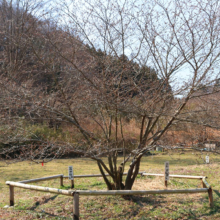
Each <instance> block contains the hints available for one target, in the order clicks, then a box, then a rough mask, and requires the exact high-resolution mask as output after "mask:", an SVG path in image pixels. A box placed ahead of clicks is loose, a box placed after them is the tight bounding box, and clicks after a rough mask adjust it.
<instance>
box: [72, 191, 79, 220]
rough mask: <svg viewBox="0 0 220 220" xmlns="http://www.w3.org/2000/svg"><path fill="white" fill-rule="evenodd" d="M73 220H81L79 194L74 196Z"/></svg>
mask: <svg viewBox="0 0 220 220" xmlns="http://www.w3.org/2000/svg"><path fill="white" fill-rule="evenodd" d="M73 220H79V193H74V195H73Z"/></svg>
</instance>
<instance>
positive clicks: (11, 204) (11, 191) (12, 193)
mask: <svg viewBox="0 0 220 220" xmlns="http://www.w3.org/2000/svg"><path fill="white" fill-rule="evenodd" d="M9 197H10V206H14V203H15V200H14V186H11V185H9Z"/></svg>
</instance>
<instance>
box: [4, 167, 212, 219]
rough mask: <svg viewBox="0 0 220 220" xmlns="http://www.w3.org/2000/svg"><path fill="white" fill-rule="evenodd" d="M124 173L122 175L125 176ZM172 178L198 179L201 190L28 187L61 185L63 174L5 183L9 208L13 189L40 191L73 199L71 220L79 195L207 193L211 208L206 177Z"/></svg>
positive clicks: (77, 207)
mask: <svg viewBox="0 0 220 220" xmlns="http://www.w3.org/2000/svg"><path fill="white" fill-rule="evenodd" d="M126 174H127V173H124V174H123V175H126ZM139 174H141V175H143V176H161V177H164V174H153V173H145V172H144V171H143V172H139ZM106 175H108V174H106ZM101 176H102V175H101V174H89V175H75V176H74V178H86V177H101ZM169 176H170V177H173V178H186V179H200V180H202V188H196V189H174V190H167V189H165V190H99V191H93V190H74V191H73V190H62V189H56V188H50V187H43V186H35V185H29V184H27V183H34V182H40V181H46V180H51V179H56V178H60V185H61V186H62V185H63V179H64V178H68V176H64V175H63V174H59V175H55V176H49V177H42V178H37V179H30V180H23V181H20V182H13V181H7V182H6V184H7V185H9V199H10V206H13V205H14V187H19V188H24V189H30V190H36V191H42V192H50V193H55V194H61V195H65V196H72V197H73V204H74V207H73V219H79V195H81V196H106V195H147V194H180V193H207V192H208V196H209V204H210V206H211V207H212V206H213V192H212V187H211V186H210V185H209V184H208V182H207V181H206V178H207V177H206V176H188V175H169ZM71 185H72V186H74V182H73V180H71Z"/></svg>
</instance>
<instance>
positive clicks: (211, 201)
mask: <svg viewBox="0 0 220 220" xmlns="http://www.w3.org/2000/svg"><path fill="white" fill-rule="evenodd" d="M208 195H209V205H210V207H213V193H212V188H211V187H210V188H209V189H208Z"/></svg>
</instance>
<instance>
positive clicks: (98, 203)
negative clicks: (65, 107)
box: [0, 153, 220, 220]
mask: <svg viewBox="0 0 220 220" xmlns="http://www.w3.org/2000/svg"><path fill="white" fill-rule="evenodd" d="M205 155H206V154H202V155H201V154H192V153H185V154H179V153H176V154H175V153H174V154H171V155H169V154H164V155H163V154H158V155H154V156H148V157H144V158H143V160H142V164H141V169H140V170H141V171H146V172H149V173H163V172H164V162H165V161H169V162H170V174H182V175H206V176H208V182H209V183H210V184H211V185H212V186H213V190H214V207H213V208H210V207H209V204H208V194H207V193H201V194H177V195H147V196H134V197H132V198H130V199H124V198H122V197H120V196H102V197H83V196H81V197H80V216H81V219H220V178H219V177H220V156H215V155H210V162H211V163H210V164H204V162H205ZM68 165H73V167H74V174H76V175H77V174H97V173H99V171H98V168H97V165H96V163H95V162H94V161H91V160H89V159H60V160H55V161H53V162H51V163H48V164H44V166H41V164H34V163H30V162H21V163H16V164H7V163H5V162H0V195H1V196H0V219H16V220H17V219H72V207H73V201H72V198H71V197H65V196H61V195H55V194H50V193H43V192H37V191H30V190H24V189H19V188H15V206H14V207H10V208H4V206H5V205H8V203H9V190H8V186H6V185H5V181H7V180H10V181H19V180H24V179H32V178H38V177H43V176H50V175H56V174H64V175H67V171H68ZM37 185H41V186H48V187H54V188H59V179H57V180H50V181H45V182H40V183H37ZM64 185H65V187H64V188H67V189H68V188H69V187H70V182H69V181H68V180H67V179H66V180H65V181H64ZM75 187H76V189H90V190H98V189H106V186H105V184H104V182H103V180H102V178H86V179H76V180H75ZM196 187H198V188H201V182H200V181H199V180H183V179H171V180H170V181H169V185H168V189H186V188H196ZM133 189H134V190H150V189H164V183H163V178H160V177H138V178H137V180H136V182H135V184H134V187H133Z"/></svg>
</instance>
